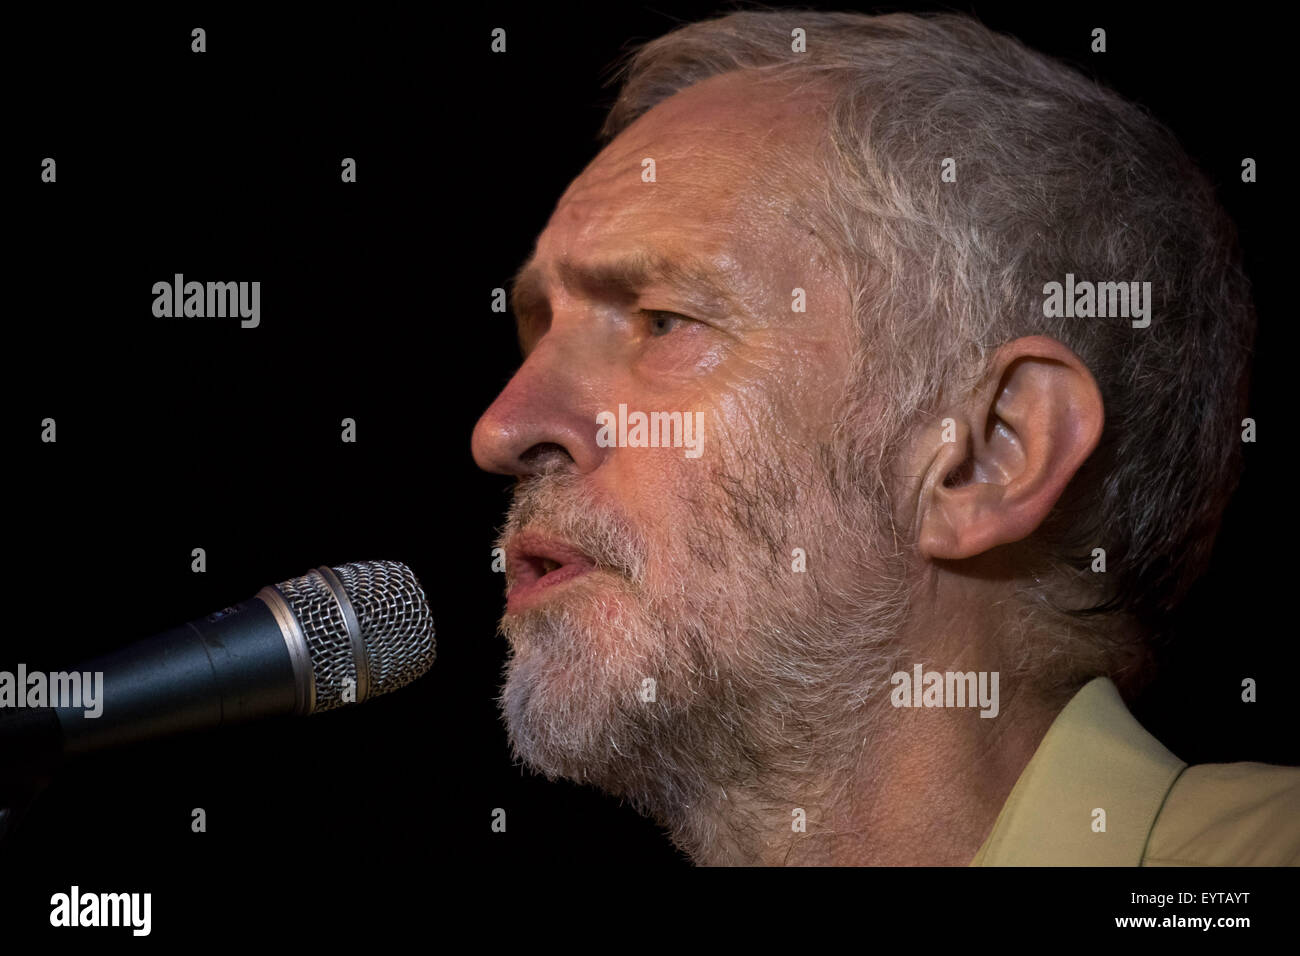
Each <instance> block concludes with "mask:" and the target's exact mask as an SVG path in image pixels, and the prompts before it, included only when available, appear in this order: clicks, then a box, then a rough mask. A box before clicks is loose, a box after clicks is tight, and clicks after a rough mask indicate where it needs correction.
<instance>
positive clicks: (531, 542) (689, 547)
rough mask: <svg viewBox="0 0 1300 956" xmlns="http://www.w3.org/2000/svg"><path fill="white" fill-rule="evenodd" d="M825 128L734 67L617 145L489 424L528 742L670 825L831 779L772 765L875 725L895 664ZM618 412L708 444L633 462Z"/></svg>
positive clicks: (512, 720)
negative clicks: (861, 722)
mask: <svg viewBox="0 0 1300 956" xmlns="http://www.w3.org/2000/svg"><path fill="white" fill-rule="evenodd" d="M818 114H819V110H818V101H817V99H816V98H814V97H813V96H812V95H811V94H803V95H802V96H801V97H792V98H790V99H785V98H784V97H783V96H782V95H781V91H780V90H779V89H775V88H774V89H772V90H770V91H768V92H766V93H760V92H759V91H758V90H756V88H755V84H754V82H753V81H752V80H744V81H742V80H740V78H739V77H737V76H722V77H717V78H715V79H713V80H710V81H706V82H704V83H701V84H699V85H697V86H695V87H692V88H691V89H689V90H686V91H684V92H682V93H680V94H678V95H676V96H674V97H672V98H670V99H669V100H667V101H665V102H664V103H662V104H660V105H659V106H658V107H656V108H655V109H653V110H651V111H650V112H649V113H647V114H646V115H645V116H643V117H642V118H641V119H640V120H638V121H637V122H636V123H635V124H633V125H632V126H631V127H630V128H629V129H627V130H626V131H624V132H623V134H622V135H620V136H619V137H618V138H617V139H616V140H615V141H614V142H613V143H611V144H610V146H609V147H607V148H606V149H605V150H604V151H603V152H601V153H600V155H599V156H597V158H596V159H595V160H594V161H593V162H592V163H591V165H590V166H589V167H588V168H587V169H586V170H585V171H584V172H583V173H582V174H581V175H580V176H579V177H578V179H577V180H575V181H574V182H573V184H572V185H571V186H570V187H569V189H568V190H567V191H566V192H565V194H564V196H563V197H562V198H561V199H560V201H559V204H558V205H557V207H556V209H555V212H554V214H553V215H552V217H551V219H550V222H549V223H548V225H547V227H546V229H545V231H544V232H543V233H542V234H541V236H540V238H539V239H538V242H537V247H536V251H535V254H534V256H533V258H532V260H531V263H530V264H529V266H528V268H527V269H526V271H525V272H524V274H523V276H522V277H521V281H520V283H519V285H518V287H517V288H516V291H515V294H514V297H513V303H512V304H513V305H514V308H515V312H516V315H517V318H518V320H519V325H520V338H521V342H522V344H523V348H524V354H525V360H524V363H523V365H522V367H521V368H520V369H519V371H518V372H517V373H516V374H515V376H514V378H513V379H512V380H511V381H510V383H509V384H508V385H507V386H506V388H505V389H504V390H503V391H502V392H501V394H500V396H498V398H497V400H496V401H495V402H494V404H493V405H492V406H491V408H489V409H488V411H487V412H486V413H485V414H484V415H483V417H482V419H481V420H480V421H479V423H478V426H477V428H476V429H475V433H474V454H475V458H476V460H477V461H478V463H479V464H480V466H481V467H483V468H485V469H488V470H491V471H498V472H504V473H509V474H514V475H517V476H519V477H520V479H521V480H520V483H519V485H518V486H517V487H516V491H515V499H514V503H513V505H512V508H511V512H510V515H509V519H508V522H507V525H506V527H505V529H504V531H503V533H502V537H501V543H502V544H503V546H505V547H506V549H507V565H508V566H507V573H506V577H507V585H508V588H509V595H508V602H507V611H506V614H505V616H504V618H503V621H502V629H503V631H504V633H505V635H506V636H507V638H508V639H509V641H510V644H511V651H512V654H511V658H510V662H509V666H508V672H507V683H506V686H505V690H504V694H503V706H504V709H505V714H506V717H507V720H508V724H509V730H510V735H511V740H512V744H513V746H514V748H515V750H516V753H517V754H518V755H519V756H520V757H522V758H523V759H524V760H526V761H527V762H528V763H530V764H531V765H533V766H534V767H535V768H537V769H539V770H541V771H543V772H545V773H547V774H548V775H550V776H567V777H571V778H573V779H576V780H579V781H584V780H585V781H588V782H591V783H595V784H597V785H599V786H602V787H604V788H605V789H608V790H611V791H613V792H616V793H619V794H621V795H623V796H625V797H627V798H629V799H630V800H631V801H632V802H633V803H634V805H637V806H638V807H639V808H640V809H642V810H644V811H647V812H650V813H653V814H654V815H656V816H658V817H660V818H661V819H664V818H666V817H668V816H671V815H672V814H673V813H674V812H676V813H680V812H681V809H680V808H681V806H682V805H684V804H685V805H691V806H694V805H695V802H696V801H700V800H713V799H726V793H725V788H726V786H728V785H736V786H741V785H744V784H750V785H752V784H754V783H756V782H760V781H762V780H764V779H767V778H772V779H776V778H783V777H784V778H788V777H790V776H791V775H798V774H800V773H806V772H811V770H812V768H811V767H808V766H802V765H801V760H802V759H803V758H802V757H800V756H798V755H796V756H795V757H793V758H790V759H788V760H787V759H786V758H781V759H777V758H776V757H775V756H774V754H775V753H777V752H779V751H787V752H788V751H790V746H791V745H792V744H793V745H794V746H795V748H796V751H797V748H798V747H799V745H800V744H801V742H802V741H804V740H805V739H806V740H808V741H810V742H811V741H817V742H818V744H819V745H825V744H826V743H827V742H828V741H833V740H834V737H835V735H836V733H837V732H839V730H840V729H841V728H839V727H835V726H829V727H828V726H827V725H826V723H825V721H826V720H827V719H831V718H832V714H834V719H838V720H839V722H840V724H842V725H843V726H842V730H843V732H844V735H845V740H846V741H847V740H848V738H849V737H850V736H853V735H855V734H857V730H858V728H855V727H852V726H849V725H850V724H852V720H851V718H850V717H846V715H845V714H844V713H842V711H843V710H844V708H848V710H849V711H850V713H852V712H853V711H854V707H855V704H854V701H853V700H851V699H850V698H852V697H853V696H854V695H855V694H860V693H862V688H861V686H858V685H860V683H861V682H863V681H865V680H867V679H868V674H869V673H870V674H871V675H875V674H876V673H877V672H878V671H879V670H883V662H882V661H881V660H880V659H879V658H880V655H879V654H878V653H877V652H878V651H879V642H876V643H874V644H873V641H872V636H871V632H870V628H872V627H875V628H876V632H877V634H878V636H879V635H883V634H884V633H885V631H886V630H888V628H886V627H885V625H884V623H883V621H882V613H881V612H882V609H883V606H882V604H881V602H880V599H879V598H878V595H880V594H881V593H882V592H889V593H891V594H893V593H894V585H893V584H892V583H891V582H892V580H893V579H892V578H889V575H888V574H886V573H885V571H884V570H883V568H884V565H882V564H881V562H880V560H879V551H880V550H882V549H879V548H878V547H876V542H877V541H878V540H879V537H880V535H879V528H878V527H877V526H876V524H875V523H874V522H873V518H872V516H873V515H874V514H875V512H874V511H873V510H872V508H871V504H873V503H874V502H869V501H868V498H869V495H870V489H866V490H864V489H859V488H845V487H843V485H844V482H843V481H842V480H836V479H835V478H834V477H833V469H832V467H831V466H832V463H833V462H834V460H835V449H836V443H835V441H834V436H833V430H832V425H833V422H834V416H835V414H836V400H837V399H838V398H839V396H840V394H841V390H842V388H843V386H844V384H845V381H846V376H847V375H848V371H849V362H850V357H851V355H852V351H853V337H852V334H851V325H850V316H849V299H848V294H847V291H846V290H845V289H844V287H843V283H842V282H841V281H839V280H837V278H836V277H835V276H834V275H833V274H832V272H831V271H830V269H829V267H828V266H827V264H826V256H825V255H824V253H823V247H822V245H821V243H820V240H819V238H818V237H817V236H816V235H815V234H814V229H815V227H814V225H813V221H812V216H811V215H810V214H809V213H808V208H809V203H810V202H811V197H812V196H813V194H814V192H815V186H816V182H817V180H816V178H815V177H816V175H817V174H816V173H815V172H814V171H813V169H812V166H811V164H810V161H809V160H808V159H807V158H806V157H807V156H809V155H810V154H811V152H812V150H813V147H814V143H815V140H816V138H817V137H818V135H819V128H820V123H821V122H823V120H822V119H821V118H819V115H818ZM646 159H651V160H653V161H654V179H655V181H654V182H646V181H645V177H644V174H645V170H646V169H647V164H645V163H644V162H643V161H644V160H646ZM660 264H663V265H666V266H668V270H667V274H666V275H658V274H657V273H658V272H659V271H661V270H657V269H656V268H655V266H656V265H660ZM638 273H644V274H643V275H639V274H638ZM796 290H803V295H802V298H803V300H804V302H805V303H806V306H805V309H804V310H803V311H796V309H795V308H794V307H793V306H794V304H795V303H797V302H798V301H799V299H800V294H799V293H798V292H796ZM620 406H626V414H627V416H628V418H629V421H633V418H632V416H633V415H634V413H636V412H641V413H645V414H646V415H647V416H649V415H650V414H651V413H655V412H663V413H680V417H681V419H682V421H683V422H684V423H687V422H689V423H690V424H692V425H695V424H696V423H698V428H699V431H698V432H694V433H693V434H690V435H686V436H685V437H689V438H691V439H693V441H694V443H695V444H694V450H692V448H688V447H685V446H684V444H683V443H681V442H679V443H678V444H677V445H676V446H675V447H673V446H671V444H670V447H633V445H634V444H635V443H637V437H638V436H636V435H635V434H634V433H632V432H630V430H624V429H623V428H622V427H621V426H620V425H619V418H620V415H619V410H620ZM605 412H607V413H611V415H610V417H606V418H601V419H598V416H600V415H601V413H605ZM602 422H603V423H604V424H605V426H606V427H604V428H602V425H601V423H602ZM629 428H630V426H629ZM673 434H677V435H678V437H679V438H681V437H683V433H682V432H680V431H678V432H675V433H674V432H672V431H671V430H670V431H669V432H668V433H666V437H668V438H671V436H672V435H673ZM628 439H630V440H628ZM611 441H612V442H614V445H613V446H612V447H611V446H610V442H611ZM801 555H803V556H804V557H801ZM802 568H806V569H807V570H801V569H802ZM873 602H874V603H873ZM864 628H867V629H868V630H867V631H864V630H863V629H864ZM827 681H830V682H831V683H829V684H828V683H826V682H827ZM827 687H835V688H838V689H839V690H840V691H841V692H842V693H841V696H842V699H841V697H836V698H835V699H834V700H831V699H828V694H827V692H826V689H827ZM856 703H857V705H860V704H861V700H860V698H859V699H858V700H857V702H856ZM859 709H860V708H859ZM819 724H820V726H818V725H819ZM857 740H858V745H859V746H860V743H861V737H860V735H857ZM803 753H805V754H810V753H811V750H810V748H809V747H805V748H804V751H803ZM788 756H789V755H788V753H787V757H788ZM809 759H811V758H809ZM719 789H721V790H723V793H722V794H721V795H719V793H718V790H719Z"/></svg>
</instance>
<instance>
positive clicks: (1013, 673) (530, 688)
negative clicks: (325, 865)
mask: <svg viewBox="0 0 1300 956" xmlns="http://www.w3.org/2000/svg"><path fill="white" fill-rule="evenodd" d="M605 133H606V135H607V138H608V140H609V142H608V145H606V146H605V148H604V149H603V150H602V151H601V152H600V154H599V155H598V156H597V157H596V158H595V160H593V161H592V163H591V164H590V165H589V166H588V167H587V168H586V170H585V171H584V172H583V173H582V174H581V175H580V176H579V177H578V178H577V179H576V180H575V181H574V182H573V183H572V184H571V185H570V186H569V188H568V190H567V191H566V192H565V193H564V195H563V196H562V197H561V198H560V200H559V203H558V205H557V206H556V209H555V212H554V214H553V215H552V216H551V219H550V221H549V223H548V224H547V226H546V228H545V230H544V231H543V232H542V234H541V236H540V237H539V239H538V241H537V245H536V249H535V252H534V254H533V255H532V257H531V258H530V260H529V261H528V263H527V264H526V265H525V266H524V268H523V269H522V270H521V271H520V273H519V275H518V276H517V278H516V281H515V284H514V288H513V290H512V296H511V303H512V306H513V309H514V312H515V315H516V318H517V321H518V326H519V337H520V341H521V344H522V348H523V352H524V356H525V359H524V362H523V365H522V366H521V367H520V368H519V370H518V372H517V373H516V374H515V375H514V377H513V379H512V380H511V381H510V383H509V384H508V385H507V386H506V387H505V389H504V390H503V391H502V392H501V394H500V396H499V397H498V398H497V400H496V401H495V402H494V403H493V405H492V406H491V408H489V409H488V411H487V412H486V413H485V414H484V415H483V417H482V419H481V420H480V421H479V423H478V426H477V428H476V430H475V433H474V442H473V447H474V454H475V458H476V460H477V461H478V463H479V464H480V465H481V466H482V467H483V468H485V469H488V470H491V471H496V472H503V473H506V474H512V475H515V476H517V478H518V484H517V486H516V490H515V497H514V501H513V504H512V507H511V509H510V513H509V517H508V521H507V524H506V527H505V528H504V530H503V533H502V537H501V544H502V545H503V546H504V547H505V549H506V554H507V569H506V570H507V575H506V576H507V584H508V599H507V610H506V613H505V616H504V618H503V619H502V630H503V632H504V634H505V636H506V637H507V638H508V639H509V642H510V646H511V657H510V662H509V667H508V673H507V680H506V684H505V688H504V692H503V696H502V705H503V708H504V711H505V716H506V718H507V721H508V725H509V731H510V736H511V741H512V746H513V748H514V750H515V752H516V754H517V756H518V757H519V758H520V759H521V760H523V761H524V762H526V763H527V764H528V765H530V766H531V767H533V768H535V769H537V770H538V771H540V772H542V773H545V774H546V775H547V776H549V777H552V778H556V777H568V778H572V779H574V780H577V781H584V782H588V783H591V784H593V785H595V786H597V787H600V788H602V789H604V790H606V791H608V792H610V793H613V794H617V795H618V796H620V797H623V798H626V799H627V800H629V801H630V802H631V803H632V804H633V805H634V806H636V807H637V808H638V809H639V810H640V811H642V812H643V813H646V814H648V815H650V816H652V817H653V818H654V819H656V820H657V821H659V822H660V823H661V824H662V825H664V826H665V827H666V828H668V830H669V831H670V833H671V836H672V838H673V840H674V841H675V842H676V843H677V845H678V846H679V847H681V848H682V849H683V850H684V851H685V852H686V853H688V854H689V855H690V856H691V857H692V859H694V860H695V861H697V862H700V863H860V864H885V865H890V864H968V863H972V862H975V863H985V864H1005V863H1011V864H1021V863H1029V864H1037V863H1045V864H1077V863H1103V864H1121V865H1137V864H1140V863H1146V864H1152V863H1169V862H1176V863H1208V864H1249V863H1286V862H1295V861H1296V859H1297V854H1298V853H1300V829H1298V821H1300V770H1295V769H1290V768H1281V767H1269V766H1265V765H1261V764H1233V765H1206V766H1197V767H1187V766H1186V764H1184V763H1183V762H1182V761H1181V760H1179V759H1178V758H1177V757H1175V756H1174V755H1173V754H1172V753H1170V752H1169V751H1168V750H1167V749H1165V748H1164V747H1163V746H1162V745H1161V744H1160V743H1159V742H1158V741H1157V740H1155V739H1154V738H1153V737H1151V736H1150V735H1149V734H1148V733H1147V732H1146V731H1145V730H1143V729H1142V727H1141V726H1140V725H1139V724H1138V723H1137V722H1136V721H1135V720H1134V719H1133V717H1132V716H1131V715H1130V714H1129V712H1128V711H1127V709H1126V708H1125V706H1124V704H1123V703H1122V701H1121V698H1120V695H1119V689H1120V688H1129V687H1134V686H1137V684H1138V682H1139V680H1140V678H1141V676H1142V675H1143V673H1144V670H1145V668H1144V665H1145V663H1146V662H1147V658H1148V650H1147V649H1148V647H1149V646H1150V642H1151V640H1152V639H1153V638H1154V637H1156V636H1158V635H1159V633H1160V631H1161V629H1162V627H1163V626H1164V625H1165V621H1166V618H1167V615H1168V612H1169V611H1170V610H1171V609H1172V608H1173V607H1175V606H1176V605H1177V604H1178V602H1179V601H1180V600H1181V599H1182V598H1183V596H1184V595H1185V593H1186V592H1187V589H1188V587H1189V585H1190V584H1191V583H1192V581H1193V580H1194V579H1195V578H1196V577H1197V576H1198V575H1199V574H1200V573H1201V572H1202V571H1203V569H1204V567H1205V565H1206V562H1207V560H1208V557H1209V553H1210V550H1211V546H1212V543H1213V539H1214V536H1215V532H1216V530H1217V526H1218V523H1219V520H1220V515H1221V513H1222V511H1223V508H1224V505H1225V502H1226V500H1227V498H1228V496H1229V494H1230V493H1231V490H1232V488H1233V486H1234V485H1235V482H1236V479H1237V471H1238V459H1239V449H1240V437H1239V429H1240V426H1241V420H1242V417H1243V414H1244V401H1245V380H1246V374H1247V368H1248V353H1249V349H1250V345H1251V342H1252V337H1253V327H1254V316H1253V310H1252V307H1251V304H1250V299H1249V292H1248V283H1247V280H1246V279H1245V277H1244V276H1243V274H1242V272H1241V269H1240V267H1239V265H1238V259H1237V255H1236V252H1235V249H1234V238H1233V236H1234V231H1233V229H1232V226H1231V224H1230V222H1229V221H1227V219H1226V218H1225V216H1224V214H1223V213H1222V212H1221V210H1220V209H1219V207H1218V205H1217V204H1216V202H1215V200H1214V197H1213V194H1212V190H1211V188H1210V186H1209V185H1208V184H1207V182H1206V180H1205V179H1204V178H1203V177H1202V176H1201V175H1200V174H1199V173H1198V172H1197V171H1196V170H1195V168H1194V167H1193V166H1192V164H1191V163H1190V162H1189V160H1188V159H1187V158H1186V156H1185V155H1184V153H1183V152H1182V150H1181V149H1180V148H1179V147H1178V145H1177V143H1176V142H1175V141H1174V139H1173V138H1172V136H1171V135H1170V134H1169V133H1168V132H1167V131H1166V130H1164V129H1163V128H1162V127H1160V126H1159V125H1158V124H1156V123H1155V122H1154V121H1153V120H1152V119H1151V118H1150V117H1148V116H1147V115H1146V114H1144V113H1143V112H1142V111H1140V110H1139V109H1137V108H1135V107H1133V106H1131V105H1129V104H1127V103H1125V102H1124V101H1122V100H1120V99H1119V98H1117V97H1116V96H1115V95H1114V94H1112V93H1110V92H1108V91H1105V90H1103V89H1099V88H1098V87H1096V86H1095V85H1094V84H1093V83H1091V82H1089V81H1087V80H1085V79H1084V78H1082V77H1081V76H1078V75H1076V74H1074V73H1072V72H1071V71H1069V70H1067V69H1065V68H1064V67H1062V66H1060V65H1057V64H1055V63H1053V62H1052V61H1050V60H1048V59H1046V58H1044V57H1042V56H1040V55H1038V54H1035V53H1033V52H1032V51H1030V50H1028V49H1026V48H1025V47H1024V46H1022V45H1021V44H1019V43H1018V42H1016V41H1015V40H1013V39H1010V38H1007V37H1003V36H999V35H996V34H994V33H991V32H990V31H988V30H987V29H985V28H983V27H981V26H980V25H978V24H977V23H975V22H973V21H971V20H969V19H965V18H960V17H953V16H939V17H934V18H927V19H922V18H916V17H912V16H902V15H891V16H882V17H869V16H862V15H856V14H830V13H809V12H790V13H787V12H781V11H775V12H747V13H737V14H733V15H730V16H727V17H724V18H721V19H718V20H713V21H709V22H704V23H697V24H692V25H688V26H685V27H683V28H681V29H678V30H676V31H674V32H673V33H670V34H668V35H667V36H664V37H662V38H660V39H658V40H655V41H653V42H651V43H649V44H648V45H646V46H644V47H643V48H641V49H640V50H639V51H638V52H637V53H636V54H635V55H634V56H633V57H632V58H631V59H630V61H629V63H628V65H627V67H626V71H625V75H624V83H623V86H622V89H621V92H620V95H619V97H618V100H617V102H616V103H615V105H614V107H613V110H612V112H611V113H610V115H609V118H608V121H607V123H606V126H605Z"/></svg>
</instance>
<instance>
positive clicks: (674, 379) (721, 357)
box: [634, 322, 730, 392]
mask: <svg viewBox="0 0 1300 956" xmlns="http://www.w3.org/2000/svg"><path fill="white" fill-rule="evenodd" d="M729 351H730V350H729V347H728V343H727V342H726V341H725V340H724V339H723V338H721V337H720V336H719V334H718V333H717V332H716V331H715V330H713V329H711V328H709V327H708V326H706V325H704V324H702V323H699V322H690V323H686V324H685V325H684V326H683V327H682V328H680V329H677V330H675V331H673V332H671V333H669V334H668V335H663V336H659V337H656V338H650V339H647V340H646V341H645V343H644V344H643V346H642V348H641V351H640V354H639V355H638V356H637V359H636V362H635V365H634V369H635V375H636V378H637V380H638V381H639V382H640V383H641V384H643V385H644V386H645V387H646V388H648V389H649V390H651V391H654V392H660V391H670V390H672V389H674V388H677V387H682V386H690V385H693V384H695V383H698V382H699V381H700V380H701V379H703V378H705V377H706V376H709V375H711V374H712V373H713V372H714V371H715V370H716V369H717V368H718V367H719V366H720V365H722V364H723V363H724V362H725V361H726V358H727V355H728V353H729Z"/></svg>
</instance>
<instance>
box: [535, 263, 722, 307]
mask: <svg viewBox="0 0 1300 956" xmlns="http://www.w3.org/2000/svg"><path fill="white" fill-rule="evenodd" d="M556 273H557V274H558V275H559V277H560V280H561V282H562V283H563V284H564V285H565V286H566V287H567V288H572V289H575V290H579V291H581V292H582V293H583V294H585V295H587V296H589V297H591V298H595V299H603V300H606V301H616V302H631V301H632V300H634V299H635V298H636V297H637V295H638V293H640V292H641V291H642V290H644V289H646V288H648V287H651V286H659V285H661V286H667V287H670V288H674V289H676V290H678V291H680V292H682V293H683V294H685V295H687V296H689V297H690V301H692V302H694V303H695V304H697V305H698V306H699V307H700V308H703V309H706V310H710V311H713V312H716V313H722V314H724V315H725V314H729V313H734V312H739V311H741V306H740V302H739V300H738V298H737V296H736V292H735V290H734V289H733V288H732V286H731V285H730V283H729V282H728V281H727V280H726V278H725V274H724V273H723V272H721V271H720V270H719V269H718V268H717V266H716V265H714V264H712V263H710V262H708V261H706V260H702V259H697V258H693V257H689V256H672V255H665V254H661V253H653V252H638V253H633V254H631V255H625V256H621V257H619V258H617V259H610V260H606V261H600V262H588V263H576V262H573V261H572V260H569V259H561V260H560V261H559V262H558V263H557V264H556ZM546 285H547V283H546V280H545V277H544V276H543V275H542V270H541V268H540V267H539V266H538V265H537V262H536V260H533V259H530V260H529V261H528V262H527V263H525V264H524V265H523V267H522V268H520V270H519V272H518V273H516V275H515V278H514V280H513V282H512V284H511V293H510V298H511V304H512V306H513V308H514V311H515V314H516V316H518V317H519V318H521V319H522V318H524V317H525V316H526V315H529V314H532V313H534V312H536V311H539V310H544V309H545V308H546V303H547V290H546Z"/></svg>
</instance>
